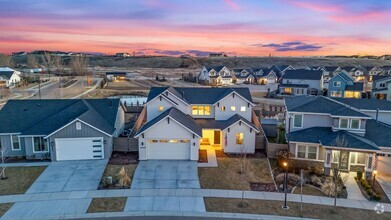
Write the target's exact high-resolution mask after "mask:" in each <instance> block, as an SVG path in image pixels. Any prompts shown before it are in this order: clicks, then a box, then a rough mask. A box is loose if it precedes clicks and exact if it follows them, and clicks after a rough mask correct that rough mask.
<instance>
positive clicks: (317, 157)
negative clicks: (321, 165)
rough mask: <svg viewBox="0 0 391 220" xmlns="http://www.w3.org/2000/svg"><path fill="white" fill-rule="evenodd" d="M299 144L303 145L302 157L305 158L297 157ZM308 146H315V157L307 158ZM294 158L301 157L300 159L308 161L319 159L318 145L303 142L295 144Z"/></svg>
mask: <svg viewBox="0 0 391 220" xmlns="http://www.w3.org/2000/svg"><path fill="white" fill-rule="evenodd" d="M299 145H300V146H303V147H305V151H304V154H305V155H304V157H305V158H301V157H298V156H297V155H298V152H299ZM310 147H316V158H315V159H311V158H308V153H309V148H310ZM295 148H296V149H295V158H296V159H302V160H310V161H319V145H313V144H310V145H308V144H307V145H304V144H295Z"/></svg>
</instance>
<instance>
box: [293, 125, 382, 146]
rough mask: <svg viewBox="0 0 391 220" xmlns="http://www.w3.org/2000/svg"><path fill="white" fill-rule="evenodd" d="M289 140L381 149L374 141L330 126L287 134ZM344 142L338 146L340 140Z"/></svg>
mask: <svg viewBox="0 0 391 220" xmlns="http://www.w3.org/2000/svg"><path fill="white" fill-rule="evenodd" d="M287 137H288V138H289V141H292V142H304V143H316V144H321V145H323V146H329V147H339V148H341V147H344V148H350V149H358V150H379V147H378V146H377V145H376V144H375V143H373V142H372V141H370V140H368V139H366V138H364V137H361V136H358V135H355V134H352V133H349V132H347V131H336V132H333V131H332V129H331V128H330V127H312V128H307V129H303V130H299V131H295V132H291V133H290V134H288V135H287ZM339 140H341V142H343V143H344V145H345V146H337V145H338V142H340V141H339Z"/></svg>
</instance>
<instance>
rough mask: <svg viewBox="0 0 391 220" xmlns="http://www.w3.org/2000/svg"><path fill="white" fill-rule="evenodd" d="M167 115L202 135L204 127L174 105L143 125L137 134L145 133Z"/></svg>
mask: <svg viewBox="0 0 391 220" xmlns="http://www.w3.org/2000/svg"><path fill="white" fill-rule="evenodd" d="M166 117H170V118H172V119H174V120H176V121H177V122H179V123H180V124H182V125H183V126H185V127H186V128H188V129H189V130H191V131H193V132H194V133H195V134H197V135H198V136H200V137H202V129H201V127H200V126H199V125H198V124H197V123H196V122H195V120H194V119H193V118H192V117H191V116H189V115H186V114H185V113H183V112H181V111H179V110H178V109H176V108H174V107H171V108H169V109H167V110H166V111H164V112H163V113H162V114H160V115H159V116H157V117H156V118H154V119H152V120H151V121H149V122H147V123H146V124H144V125H143V126H142V127H141V129H140V130H139V131H138V132H137V133H136V135H138V134H141V133H143V132H144V131H146V130H147V129H149V128H150V127H152V126H153V125H155V124H156V123H158V122H159V121H161V120H163V119H164V118H166Z"/></svg>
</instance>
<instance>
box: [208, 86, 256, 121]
mask: <svg viewBox="0 0 391 220" xmlns="http://www.w3.org/2000/svg"><path fill="white" fill-rule="evenodd" d="M232 94H233V93H232ZM232 94H230V95H228V96H226V97H224V98H223V99H221V100H220V101H219V102H218V103H219V104H216V105H215V119H216V120H227V119H229V118H230V117H232V116H234V115H235V114H239V115H240V116H242V117H243V118H245V119H247V120H248V121H251V113H252V105H251V104H250V105H249V102H248V101H247V100H245V99H243V98H242V97H240V96H238V95H237V94H236V93H235V95H234V96H233V95H232ZM222 106H225V111H222V110H221V107H222ZM231 106H235V108H236V110H235V111H232V110H231ZM242 106H244V107H245V108H246V111H244V112H242V111H240V107H242Z"/></svg>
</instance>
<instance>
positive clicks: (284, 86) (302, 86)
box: [280, 83, 309, 88]
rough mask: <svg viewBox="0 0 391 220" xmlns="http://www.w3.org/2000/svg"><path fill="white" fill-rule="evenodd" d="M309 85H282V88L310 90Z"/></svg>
mask: <svg viewBox="0 0 391 220" xmlns="http://www.w3.org/2000/svg"><path fill="white" fill-rule="evenodd" d="M308 86H309V85H308V84H290V83H289V84H280V88H286V87H288V88H308Z"/></svg>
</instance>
